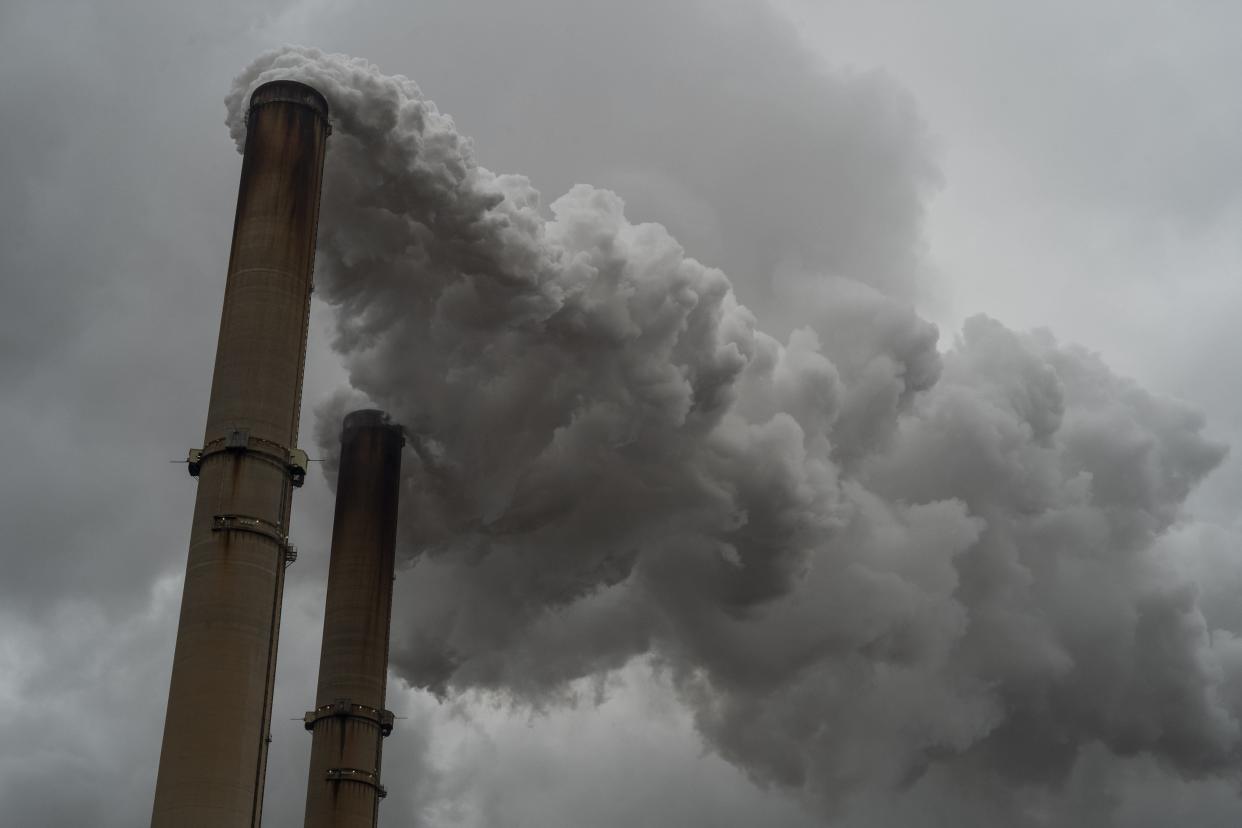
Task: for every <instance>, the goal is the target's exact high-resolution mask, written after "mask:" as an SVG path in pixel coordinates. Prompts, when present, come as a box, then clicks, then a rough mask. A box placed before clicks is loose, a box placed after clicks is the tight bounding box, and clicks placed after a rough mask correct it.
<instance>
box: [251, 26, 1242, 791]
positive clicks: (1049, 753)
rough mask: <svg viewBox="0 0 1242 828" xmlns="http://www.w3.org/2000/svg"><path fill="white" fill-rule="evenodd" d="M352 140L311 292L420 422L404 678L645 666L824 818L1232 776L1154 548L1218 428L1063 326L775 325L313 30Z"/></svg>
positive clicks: (1241, 661) (847, 287)
mask: <svg viewBox="0 0 1242 828" xmlns="http://www.w3.org/2000/svg"><path fill="white" fill-rule="evenodd" d="M278 77H292V78H297V79H301V80H305V81H307V82H309V83H311V84H313V85H314V86H316V87H317V88H318V89H320V90H321V91H322V92H323V93H324V94H325V95H326V96H327V97H328V99H329V101H330V103H331V106H332V111H333V120H334V126H335V132H334V135H333V137H332V146H331V151H330V153H329V156H328V169H327V183H326V192H325V197H324V214H323V218H322V221H321V226H320V240H319V242H320V253H319V260H318V263H319V267H318V274H319V275H318V285H317V286H318V291H319V295H320V296H321V297H322V298H324V299H326V301H327V302H329V303H330V304H331V305H332V306H333V307H334V308H335V309H336V319H337V338H336V342H335V345H336V348H337V349H338V350H339V351H340V353H341V355H342V357H343V358H344V360H345V364H346V366H347V368H348V371H349V376H350V382H351V384H352V386H353V389H352V390H351V391H349V392H346V393H344V394H343V395H342V396H341V398H339V399H338V400H336V401H334V403H332V404H330V405H329V406H328V407H327V410H326V412H325V416H324V417H322V425H321V442H322V446H323V449H324V450H325V451H330V450H334V449H335V448H336V432H337V429H338V427H339V413H340V411H341V410H342V409H343V408H344V407H346V406H347V405H350V404H353V403H354V402H356V401H357V400H369V401H370V402H372V403H374V404H376V405H378V406H380V407H382V408H385V409H387V410H388V411H390V412H392V414H393V415H394V417H395V418H396V419H397V420H399V421H400V422H402V423H404V424H405V425H406V426H407V427H408V429H409V432H410V435H411V443H410V446H409V452H410V453H409V455H408V456H407V458H406V462H405V475H406V479H405V490H404V492H403V498H404V506H405V509H406V516H405V518H406V519H405V521H404V529H403V534H402V537H401V550H402V553H403V554H404V556H405V557H406V558H407V560H408V561H410V562H412V563H413V564H414V570H413V574H412V575H410V576H406V577H403V578H402V579H400V580H399V582H398V590H399V594H398V597H397V600H398V604H399V605H398V608H397V609H396V611H395V620H394V624H395V628H394V642H395V643H394V647H395V651H394V668H395V669H396V670H397V671H398V672H399V673H400V675H402V676H403V677H404V678H406V679H407V680H408V681H410V682H411V683H413V684H415V685H419V686H425V687H428V688H431V689H433V690H434V691H436V692H437V693H441V694H453V693H457V692H460V691H463V690H467V689H471V688H481V689H487V690H496V691H500V692H502V693H504V694H506V695H507V696H508V697H510V698H514V699H517V700H520V701H525V702H530V703H532V704H535V705H541V704H550V703H555V701H556V699H557V698H558V694H560V693H562V692H564V690H565V688H566V686H567V683H568V682H570V681H572V680H574V679H577V678H580V677H584V676H590V675H598V674H600V673H603V672H606V671H608V670H610V669H614V668H617V667H620V666H621V665H623V664H625V663H626V662H628V661H630V660H631V659H633V658H635V657H637V656H642V655H646V656H648V657H649V658H651V660H652V661H653V662H654V663H655V664H657V665H659V667H660V669H662V670H665V671H666V672H667V675H668V676H670V677H671V679H672V680H673V681H674V682H675V684H676V686H677V687H678V689H679V692H680V693H681V695H682V697H683V699H684V700H685V702H686V704H688V705H689V706H690V708H691V709H692V710H693V711H694V714H695V718H696V722H697V724H698V727H699V729H700V731H701V732H702V734H703V736H704V738H705V739H706V740H707V742H708V743H709V744H710V745H711V746H712V747H713V748H714V749H715V750H717V751H719V752H720V753H721V754H722V755H723V756H725V757H726V758H728V759H729V760H730V761H732V762H734V763H736V764H737V765H738V766H740V767H742V768H744V769H745V770H746V771H747V772H748V773H750V774H751V775H752V776H753V777H754V778H756V779H758V780H760V781H764V782H773V783H776V784H779V785H782V786H787V787H789V788H792V789H797V790H801V791H803V792H804V793H805V794H807V795H808V796H810V797H812V798H815V799H819V800H821V801H822V802H824V803H826V804H829V805H830V804H832V803H833V802H836V801H839V800H840V799H841V798H843V797H845V796H848V795H849V794H850V793H852V792H855V791H859V790H868V789H870V790H884V789H895V788H900V787H902V786H906V785H910V784H912V783H914V782H915V781H916V780H918V779H920V778H921V777H922V776H923V775H924V774H927V773H929V772H935V773H936V774H941V775H948V776H951V777H952V776H955V775H956V776H960V778H964V779H970V780H972V784H974V785H975V786H976V787H975V790H976V791H983V790H985V789H988V787H989V786H990V787H991V788H994V789H996V790H1005V789H1007V788H1014V789H1019V788H1030V787H1041V786H1042V787H1048V788H1055V787H1057V786H1058V785H1060V784H1062V783H1063V782H1064V781H1065V780H1066V778H1067V776H1068V775H1069V774H1070V773H1071V771H1072V769H1073V768H1074V766H1075V762H1076V761H1077V760H1078V759H1079V757H1080V756H1082V755H1083V754H1084V753H1085V752H1095V753H1100V752H1103V753H1105V754H1110V755H1114V756H1146V757H1149V758H1150V759H1152V760H1153V761H1155V762H1157V763H1159V764H1160V765H1161V766H1164V767H1166V768H1167V769H1170V770H1171V771H1173V772H1176V773H1179V774H1182V775H1184V776H1187V777H1196V776H1200V775H1211V774H1223V773H1225V772H1227V771H1236V770H1238V769H1239V766H1240V765H1242V762H1240V761H1239V760H1240V757H1239V749H1240V746H1242V734H1240V733H1239V725H1238V716H1239V712H1240V707H1242V646H1239V644H1238V643H1237V642H1236V641H1235V639H1234V638H1233V637H1232V636H1231V635H1229V634H1227V633H1225V632H1222V631H1213V630H1210V629H1209V628H1208V625H1207V624H1206V622H1205V619H1204V616H1203V614H1202V612H1201V611H1200V608H1199V606H1198V603H1197V594H1196V590H1195V588H1194V587H1193V584H1192V582H1191V581H1190V580H1189V578H1188V577H1187V576H1185V575H1184V574H1182V573H1181V572H1179V569H1178V562H1177V559H1176V558H1175V557H1173V556H1170V555H1169V554H1168V553H1167V548H1166V547H1167V544H1165V543H1164V540H1165V539H1166V538H1167V537H1168V536H1169V533H1170V532H1171V530H1175V529H1178V528H1179V519H1180V518H1181V514H1182V511H1181V510H1182V505H1183V503H1184V501H1185V500H1186V498H1187V496H1188V494H1189V493H1190V492H1191V490H1192V489H1193V488H1194V486H1195V485H1196V483H1197V482H1199V481H1200V480H1202V478H1203V477H1204V476H1205V475H1206V474H1207V473H1208V472H1210V471H1211V470H1212V469H1213V468H1214V467H1215V466H1216V465H1217V464H1218V463H1219V462H1220V461H1221V459H1222V458H1223V456H1224V449H1223V448H1222V447H1221V446H1219V445H1217V444H1215V443H1213V442H1211V441H1209V440H1208V439H1207V438H1206V437H1205V436H1204V435H1203V433H1202V432H1203V428H1204V423H1203V420H1202V418H1201V416H1200V415H1199V414H1197V413H1196V412H1195V411H1193V410H1191V409H1189V408H1187V407H1186V406H1184V405H1182V404H1180V403H1177V402H1174V401H1171V400H1168V399H1164V398H1162V397H1159V396H1156V395H1153V394H1150V393H1148V392H1146V391H1144V390H1143V389H1141V388H1139V387H1137V386H1136V385H1135V384H1134V383H1132V382H1130V381H1128V380H1126V379H1123V378H1120V377H1118V376H1116V375H1114V374H1113V373H1112V372H1110V371H1109V369H1108V368H1107V367H1106V366H1105V365H1104V364H1102V363H1101V361H1100V360H1099V359H1098V358H1096V357H1095V356H1093V355H1092V354H1090V353H1087V352H1085V351H1082V350H1080V349H1077V348H1074V347H1067V346H1064V345H1060V344H1058V343H1057V342H1056V341H1055V340H1054V339H1053V338H1052V337H1051V336H1050V335H1047V334H1043V333H1036V334H1019V333H1015V332H1013V331H1010V330H1008V329H1006V328H1005V327H1004V326H1003V325H1001V324H1000V323H998V322H996V321H994V320H991V319H989V318H986V317H982V316H981V317H976V318H974V319H971V320H970V321H969V322H968V323H967V324H966V325H965V328H964V330H963V331H962V332H961V334H960V335H959V336H958V337H957V338H956V339H955V340H954V342H953V343H952V345H951V347H949V348H948V350H947V351H945V352H943V353H942V352H940V351H939V350H938V345H937V342H938V333H937V330H936V328H935V327H934V326H933V325H931V324H929V323H927V322H925V321H923V320H922V319H920V318H919V317H918V316H917V315H916V314H915V313H914V312H913V311H912V310H911V309H909V308H908V307H907V306H905V305H903V304H901V303H899V302H898V301H895V300H893V299H890V298H887V297H886V296H885V295H883V294H881V293H879V292H877V291H875V290H873V289H872V288H869V287H867V286H865V285H862V284H859V283H854V282H850V281H848V280H846V279H842V278H839V277H834V278H824V279H820V280H817V281H808V282H807V283H806V284H808V285H814V287H813V288H806V289H805V291H804V292H805V295H804V296H802V297H801V300H802V301H801V302H800V303H799V308H800V315H801V319H800V322H799V326H798V327H796V329H795V330H793V332H792V333H791V334H790V335H789V336H788V337H787V338H785V339H784V340H783V341H778V339H776V338H774V337H773V336H770V335H768V334H766V333H764V330H763V326H762V323H761V321H760V320H757V319H756V318H755V317H754V316H753V315H752V314H751V312H750V311H748V310H747V308H746V307H744V306H742V305H741V304H740V303H739V302H738V301H737V299H736V298H735V297H734V293H733V290H732V287H731V284H730V281H729V278H728V277H727V276H726V275H725V274H724V273H722V272H721V271H719V270H716V269H713V268H712V267H708V266H706V265H704V264H702V263H700V262H698V261H696V260H695V259H693V258H690V257H689V256H687V255H686V252H685V251H683V250H682V248H681V247H680V246H679V245H678V244H677V242H676V241H675V240H674V239H673V238H672V237H671V236H670V235H669V234H668V233H667V232H666V231H665V230H664V229H663V228H662V227H660V226H658V225H653V224H633V223H631V222H630V221H628V220H627V219H626V216H625V213H624V209H623V206H624V205H623V204H622V202H621V199H620V198H618V197H617V196H616V195H614V194H613V193H611V192H608V191H604V190H598V189H594V188H592V187H589V186H577V187H575V188H573V189H572V190H571V191H570V192H568V193H567V194H565V195H564V196H562V197H560V198H559V199H557V200H555V201H553V202H552V203H551V204H550V205H548V206H547V207H546V209H545V207H544V206H543V205H542V202H541V200H540V196H539V194H538V192H537V191H536V190H534V189H533V188H532V186H531V184H530V183H529V182H528V181H527V180H526V179H525V178H523V177H521V176H514V175H498V174H495V173H492V172H490V171H488V170H486V169H484V168H483V167H481V166H479V165H478V164H477V163H476V161H475V160H474V157H473V153H472V148H471V145H470V142H469V140H468V139H466V138H464V137H463V136H461V135H460V134H459V133H458V132H457V130H456V128H455V126H454V124H453V121H452V120H451V119H450V118H448V117H447V116H445V115H443V114H441V113H440V112H438V111H437V110H436V108H435V106H434V105H433V104H432V103H431V102H429V101H427V100H426V99H424V98H423V97H422V95H421V93H420V92H419V90H418V88H417V87H416V86H415V85H414V84H413V83H412V82H411V81H409V80H407V79H405V78H401V77H388V76H385V75H383V74H381V73H380V72H379V71H378V70H377V69H376V68H375V67H374V66H372V65H371V64H369V63H367V62H365V61H359V60H353V59H349V58H345V57H341V56H337V55H326V54H323V53H320V52H318V51H314V50H309V49H301V48H288V49H284V50H282V51H279V52H276V53H272V54H268V55H265V56H263V57H262V58H260V59H259V60H258V61H256V62H255V63H254V64H253V65H252V66H251V67H250V68H249V69H248V70H247V71H246V72H245V73H244V74H243V75H242V76H241V77H240V78H239V80H238V82H237V84H236V86H235V88H234V90H233V92H232V94H231V95H230V97H229V107H230V113H231V126H232V129H233V134H234V136H235V137H236V138H237V139H238V141H239V144H240V140H241V138H242V135H243V132H244V129H245V125H244V122H243V117H242V116H243V113H244V103H245V101H246V100H247V98H248V96H249V93H250V91H252V90H253V89H254V87H255V86H257V85H258V84H259V83H262V82H264V81H267V80H271V79H274V78H278Z"/></svg>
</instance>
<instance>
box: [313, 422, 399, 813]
mask: <svg viewBox="0 0 1242 828" xmlns="http://www.w3.org/2000/svg"><path fill="white" fill-rule="evenodd" d="M404 444H405V438H404V436H403V435H402V429H401V427H400V426H398V425H394V424H392V423H391V422H389V419H388V415H387V414H385V413H383V412H382V411H375V410H362V411H354V412H353V413H351V414H349V415H347V416H346V417H345V421H344V425H343V427H342V429H341V463H340V472H339V476H338V478H337V488H336V515H335V518H334V520H333V526H332V556H331V561H330V563H329V565H328V593H327V598H326V601H325V609H324V623H323V646H322V649H321V651H320V659H319V687H318V691H317V692H316V695H315V709H314V710H311V711H309V712H308V713H307V714H306V718H305V721H306V729H307V730H309V731H311V733H312V744H311V757H310V772H309V781H308V783H307V791H306V826H307V828H374V826H375V825H376V822H377V819H378V809H379V800H380V799H382V798H383V797H384V795H385V791H384V788H383V786H382V785H381V784H380V759H381V754H382V749H383V739H384V737H385V736H387V735H388V734H389V733H391V732H392V721H393V716H392V713H390V712H389V711H388V710H385V709H384V691H385V684H386V681H387V675H388V635H389V624H390V620H391V616H392V581H393V565H394V555H395V551H396V541H397V505H398V499H399V495H400V489H401V447H402V446H403V445H404Z"/></svg>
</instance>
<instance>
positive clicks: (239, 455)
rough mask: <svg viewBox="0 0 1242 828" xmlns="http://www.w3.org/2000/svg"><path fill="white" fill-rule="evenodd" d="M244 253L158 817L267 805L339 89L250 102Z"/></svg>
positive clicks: (205, 821)
mask: <svg viewBox="0 0 1242 828" xmlns="http://www.w3.org/2000/svg"><path fill="white" fill-rule="evenodd" d="M247 124H248V126H247V133H246V145H245V152H244V158H243V161H242V172H241V185H240V188H239V192H238V197H237V215H236V218H235V219H234V225H233V247H232V252H231V254H230V256H229V269H228V278H227V281H226V283H225V289H224V311H223V314H222V316H221V320H220V339H219V343H218V345H217V348H216V365H215V372H214V373H213V375H212V381H211V402H210V404H209V407H208V409H207V429H206V434H205V435H204V438H203V447H202V448H201V449H194V450H192V451H191V452H190V457H189V467H190V474H192V475H195V476H197V477H198V499H197V501H196V502H195V507H194V522H193V525H192V528H191V532H190V552H189V560H188V563H187V566H186V576H185V592H184V594H183V596H182V599H181V620H180V623H179V625H178V627H177V648H176V654H175V656H174V658H173V670H172V681H171V685H170V687H169V691H168V713H167V716H166V718H165V721H164V742H163V747H162V749H161V752H160V768H159V776H158V778H157V780H156V787H155V806H154V811H153V816H152V819H151V824H152V826H159V828H174V826H175V827H176V828H199V826H202V828H244V826H257V825H259V823H260V820H261V817H262V811H263V778H264V772H265V770H266V765H267V744H268V742H269V741H270V736H269V725H270V721H271V712H272V684H273V680H274V678H275V671H276V644H277V638H278V634H279V629H280V609H281V595H282V592H283V590H284V585H285V567H286V566H287V565H288V564H289V563H290V562H291V561H292V560H293V557H294V550H293V547H292V546H290V545H289V541H288V533H289V508H290V503H291V499H292V490H293V488H294V487H296V486H299V485H301V483H302V480H303V478H304V477H305V473H306V455H305V453H303V452H302V451H300V450H298V449H296V448H294V444H295V441H296V440H297V435H298V413H299V408H300V407H301V402H302V373H303V368H304V363H305V361H306V331H307V324H308V321H309V314H310V294H311V270H312V268H313V266H314V260H315V231H316V225H317V222H318V218H319V190H320V184H321V180H322V177H323V160H324V151H325V148H326V144H327V138H328V133H329V131H330V127H329V124H328V105H327V102H326V101H325V100H324V98H323V96H322V95H320V94H319V93H318V92H316V91H315V90H314V89H312V88H310V87H309V86H306V85H304V84H301V83H296V82H294V81H287V80H282V81H274V82H272V83H266V84H264V85H262V86H260V87H259V88H258V89H256V90H255V92H254V95H253V96H252V97H251V100H250V113H249V117H248V121H247Z"/></svg>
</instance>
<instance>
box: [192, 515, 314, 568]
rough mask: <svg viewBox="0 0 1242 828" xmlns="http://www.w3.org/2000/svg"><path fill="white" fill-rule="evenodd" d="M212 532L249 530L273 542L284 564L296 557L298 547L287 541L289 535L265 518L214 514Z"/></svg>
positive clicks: (287, 564)
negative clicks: (279, 551) (282, 532)
mask: <svg viewBox="0 0 1242 828" xmlns="http://www.w3.org/2000/svg"><path fill="white" fill-rule="evenodd" d="M211 531H213V532H249V533H250V534H252V535H259V536H260V537H264V538H267V539H268V540H270V541H273V542H275V544H276V546H277V547H279V548H280V550H281V553H282V555H283V557H284V560H285V566H286V567H287V566H289V564H291V563H293V562H294V561H296V560H297V559H298V548H297V547H296V546H294V545H293V544H291V543H289V536H288V535H283V534H281V532H280V527H279V526H276V525H275V524H273V523H268V522H267V521H266V520H261V519H260V518H256V517H249V516H247V515H214V516H212V518H211Z"/></svg>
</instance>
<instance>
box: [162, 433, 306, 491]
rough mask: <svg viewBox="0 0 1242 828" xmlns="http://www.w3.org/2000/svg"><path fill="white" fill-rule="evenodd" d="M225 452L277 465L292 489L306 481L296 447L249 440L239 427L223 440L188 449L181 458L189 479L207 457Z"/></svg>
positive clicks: (300, 453) (303, 462)
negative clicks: (287, 476)
mask: <svg viewBox="0 0 1242 828" xmlns="http://www.w3.org/2000/svg"><path fill="white" fill-rule="evenodd" d="M225 452H228V453H234V454H247V455H250V456H252V457H255V458H257V459H259V460H263V461H265V462H268V463H271V464H273V465H275V466H278V467H279V468H280V469H281V470H282V471H284V472H285V473H286V474H287V475H289V482H290V483H291V484H292V485H293V487H294V488H300V487H301V486H302V484H303V483H305V482H306V467H307V465H309V463H310V460H309V459H308V458H307V456H306V452H305V451H303V450H302V449H300V448H292V449H287V448H285V447H284V446H282V445H279V444H277V443H273V442H272V441H271V440H264V439H263V438H261V437H251V436H250V432H248V431H246V430H245V429H240V428H238V429H234V430H232V431H230V432H229V433H228V434H227V435H226V436H224V437H217V438H216V439H215V440H212V441H211V442H210V443H208V444H207V445H205V446H203V447H202V448H201V449H198V448H192V449H190V452H189V454H188V455H187V456H186V459H185V462H186V468H187V469H188V470H189V472H190V477H198V475H199V472H200V471H202V468H203V461H204V460H206V459H207V458H208V457H211V456H212V455H214V454H221V453H225Z"/></svg>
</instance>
